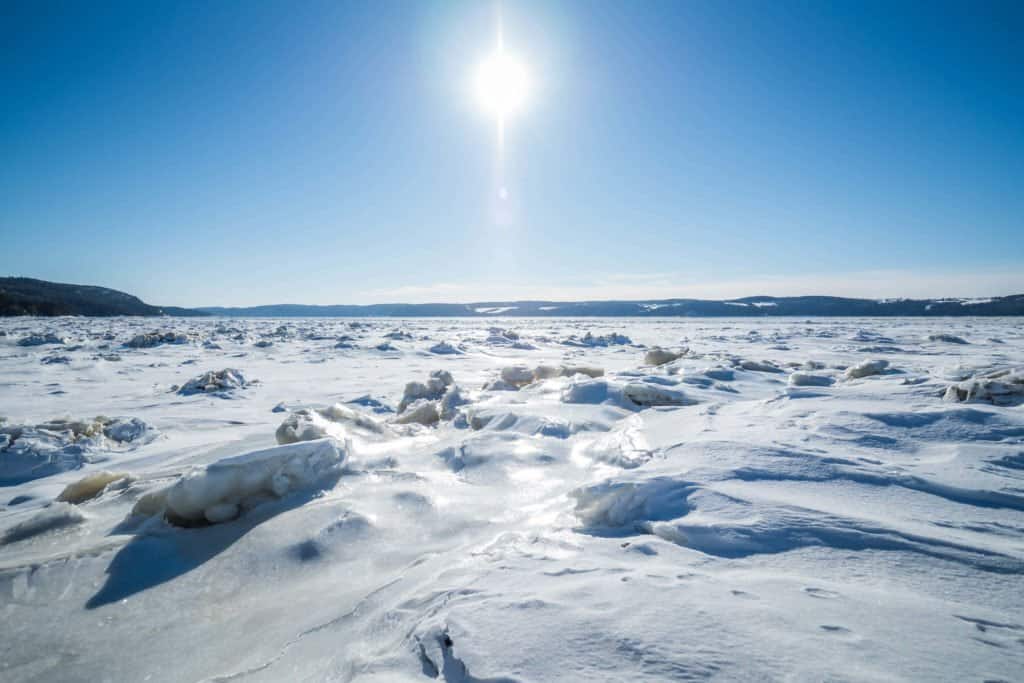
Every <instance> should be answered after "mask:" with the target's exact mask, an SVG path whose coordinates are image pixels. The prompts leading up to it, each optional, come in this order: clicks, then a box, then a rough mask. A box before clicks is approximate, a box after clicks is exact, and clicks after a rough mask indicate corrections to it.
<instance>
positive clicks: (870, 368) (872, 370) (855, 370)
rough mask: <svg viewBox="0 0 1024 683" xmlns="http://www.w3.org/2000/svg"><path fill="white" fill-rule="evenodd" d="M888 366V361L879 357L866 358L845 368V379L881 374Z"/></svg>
mask: <svg viewBox="0 0 1024 683" xmlns="http://www.w3.org/2000/svg"><path fill="white" fill-rule="evenodd" d="M888 367H889V361H887V360H883V359H881V358H879V359H877V360H866V361H864V362H863V363H859V364H857V365H854V366H852V367H849V368H847V369H846V378H847V379H860V378H861V377H870V376H871V375H881V374H882V373H883V372H885V371H886V369H887V368H888Z"/></svg>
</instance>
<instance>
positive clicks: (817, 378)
mask: <svg viewBox="0 0 1024 683" xmlns="http://www.w3.org/2000/svg"><path fill="white" fill-rule="evenodd" d="M832 382H833V380H832V378H831V377H827V376H825V375H812V374H811V373H809V372H794V373H793V374H791V375H790V376H789V383H790V384H791V385H793V386H794V387H828V386H831V385H832Z"/></svg>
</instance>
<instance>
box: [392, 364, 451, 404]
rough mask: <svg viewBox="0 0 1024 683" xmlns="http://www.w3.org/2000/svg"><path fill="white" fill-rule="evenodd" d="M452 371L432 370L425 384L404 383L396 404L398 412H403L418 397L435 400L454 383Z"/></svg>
mask: <svg viewBox="0 0 1024 683" xmlns="http://www.w3.org/2000/svg"><path fill="white" fill-rule="evenodd" d="M454 381H455V380H454V379H453V378H452V373H450V372H448V371H447V370H434V371H433V372H432V373H430V379H428V380H427V382H426V384H424V383H423V382H409V383H408V384H406V385H405V391H404V393H403V394H402V400H401V401H400V402H399V404H398V412H400V413H402V412H405V409H406V408H407V407H408V406H409V405H411V404H412V403H414V402H415V401H419V400H420V399H428V400H431V401H436V400H438V399H440V398H441V397H442V396H443V395H444V392H445V391H446V390H447V389H448V387H450V386H451V385H452V384H453V383H454Z"/></svg>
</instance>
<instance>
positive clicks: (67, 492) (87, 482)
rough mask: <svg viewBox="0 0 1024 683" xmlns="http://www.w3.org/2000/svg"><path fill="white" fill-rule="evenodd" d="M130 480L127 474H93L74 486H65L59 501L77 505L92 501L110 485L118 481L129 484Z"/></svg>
mask: <svg viewBox="0 0 1024 683" xmlns="http://www.w3.org/2000/svg"><path fill="white" fill-rule="evenodd" d="M128 480H130V475H129V474H128V473H127V472H108V471H106V470H103V471H102V472H93V473H92V474H89V475H86V476H85V477H82V478H81V479H79V480H78V481H76V482H74V483H73V484H68V485H67V486H65V487H64V490H63V491H61V492H60V495H59V496H57V500H58V501H60V502H64V503H74V504H76V505H77V504H79V503H84V502H85V501H87V500H92V499H93V498H95V497H96V496H98V495H99V494H101V493H102V492H103V490H104V489H105V488H107V485H108V484H112V483H114V482H118V481H124V483H127V481H128Z"/></svg>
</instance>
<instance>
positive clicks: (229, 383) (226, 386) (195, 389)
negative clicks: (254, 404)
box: [177, 368, 255, 398]
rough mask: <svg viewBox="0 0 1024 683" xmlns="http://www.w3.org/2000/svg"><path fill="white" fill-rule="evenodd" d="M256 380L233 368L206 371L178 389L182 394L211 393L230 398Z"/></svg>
mask: <svg viewBox="0 0 1024 683" xmlns="http://www.w3.org/2000/svg"><path fill="white" fill-rule="evenodd" d="M254 383H255V382H252V381H248V380H246V379H245V375H243V374H242V373H241V372H240V371H238V370H235V369H233V368H225V369H224V370H218V371H213V370H210V371H209V372H204V373H203V374H201V375H199V376H198V377H193V378H192V379H190V380H189V381H188V382H186V383H185V384H184V385H182V386H181V388H179V389H178V390H177V392H178V393H179V394H181V395H182V396H192V395H194V394H211V395H214V396H220V397H221V398H229V397H230V396H231V394H233V393H234V392H235V391H237V390H239V389H244V388H246V387H247V386H249V385H250V384H254Z"/></svg>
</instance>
